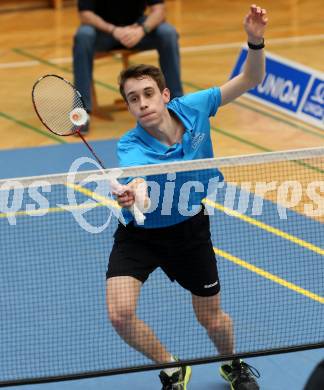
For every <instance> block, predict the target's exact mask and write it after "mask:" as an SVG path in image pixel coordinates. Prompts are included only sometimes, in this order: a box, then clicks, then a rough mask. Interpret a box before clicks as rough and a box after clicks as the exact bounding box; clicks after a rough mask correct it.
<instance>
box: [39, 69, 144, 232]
mask: <svg viewBox="0 0 324 390" xmlns="http://www.w3.org/2000/svg"><path fill="white" fill-rule="evenodd" d="M32 100H33V104H34V108H35V111H36V114H37V115H38V117H39V119H40V121H41V122H42V123H43V125H44V126H45V127H46V128H47V129H48V130H49V131H51V132H52V133H54V134H56V135H60V136H68V135H73V134H78V136H79V137H80V138H81V139H82V141H83V142H84V143H85V145H86V146H87V147H88V149H89V150H90V152H91V153H92V155H93V156H94V158H95V159H96V160H97V161H98V163H99V165H100V166H101V167H102V168H103V169H105V167H104V165H103V163H102V162H101V160H100V159H99V157H98V156H97V155H96V153H95V151H94V150H93V149H92V147H91V146H90V145H89V144H88V142H87V141H86V140H85V139H84V137H83V135H82V134H81V132H80V131H81V130H82V128H83V126H85V125H86V124H87V122H88V114H87V112H86V110H85V107H84V103H83V100H82V97H81V94H80V92H79V91H78V90H77V89H76V88H75V87H74V86H73V85H72V84H71V83H70V82H69V81H67V80H65V79H64V78H63V77H61V76H57V75H55V74H48V75H45V76H42V77H41V78H40V79H38V80H37V81H36V82H35V84H34V86H33V90H32ZM109 185H110V187H111V189H112V191H114V192H116V193H118V194H122V193H123V192H124V191H125V190H124V186H122V185H121V184H120V183H118V181H117V180H110V181H109ZM131 212H132V213H133V215H134V218H135V220H136V222H137V224H139V225H142V224H143V223H144V220H145V216H144V214H143V213H142V212H141V211H140V209H139V208H138V207H137V205H136V204H134V206H133V207H132V210H131Z"/></svg>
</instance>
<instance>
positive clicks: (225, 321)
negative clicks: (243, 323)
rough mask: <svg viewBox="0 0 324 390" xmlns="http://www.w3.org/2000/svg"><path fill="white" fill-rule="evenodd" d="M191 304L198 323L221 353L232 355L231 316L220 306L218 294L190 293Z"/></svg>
mask: <svg viewBox="0 0 324 390" xmlns="http://www.w3.org/2000/svg"><path fill="white" fill-rule="evenodd" d="M192 305H193V308H194V311H195V314H196V317H197V320H198V321H199V323H200V324H201V325H202V326H203V327H204V328H205V329H206V331H207V334H208V336H209V338H210V339H211V340H212V342H213V343H214V345H215V346H216V348H217V350H218V352H219V353H220V354H221V355H232V354H233V349H234V336H233V325H232V319H231V317H230V316H229V315H228V314H227V313H225V312H224V311H223V310H222V309H221V306H220V294H219V293H218V294H216V295H213V296H197V295H194V294H192Z"/></svg>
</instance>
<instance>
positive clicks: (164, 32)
mask: <svg viewBox="0 0 324 390" xmlns="http://www.w3.org/2000/svg"><path fill="white" fill-rule="evenodd" d="M156 36H157V38H158V40H159V42H160V43H161V44H163V45H170V46H172V45H178V38H179V35H178V33H177V30H176V29H175V28H174V27H173V26H171V25H170V24H168V23H162V24H161V25H160V26H159V27H158V28H157V29H156Z"/></svg>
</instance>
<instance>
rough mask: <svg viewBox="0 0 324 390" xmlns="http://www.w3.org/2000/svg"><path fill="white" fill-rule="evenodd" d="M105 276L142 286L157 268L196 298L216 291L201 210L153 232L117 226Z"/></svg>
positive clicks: (206, 224) (206, 220)
mask: <svg viewBox="0 0 324 390" xmlns="http://www.w3.org/2000/svg"><path fill="white" fill-rule="evenodd" d="M114 237H115V241H114V245H113V248H112V251H111V254H110V257H109V263H108V270H107V274H106V277H107V279H108V278H111V277H114V276H132V277H134V278H136V279H138V280H140V281H141V282H142V283H144V282H145V281H146V279H147V278H148V277H149V275H150V274H151V273H152V272H153V271H154V270H155V269H156V268H158V267H161V268H162V270H163V271H164V272H165V273H166V275H167V276H168V277H169V279H170V280H171V281H174V280H176V281H177V282H178V283H179V284H180V285H181V286H182V287H184V288H185V289H186V290H189V291H190V292H191V293H193V294H195V295H198V296H212V295H215V294H217V293H218V292H219V290H220V283H219V280H218V272H217V264H216V257H215V253H214V251H213V246H212V242H211V238H210V229H209V216H208V215H205V214H204V210H202V211H200V213H199V214H197V215H195V216H194V217H191V218H190V219H188V220H186V221H184V222H181V223H179V224H176V225H173V226H169V227H164V228H155V229H144V228H139V227H135V226H134V225H133V224H132V223H131V224H129V225H127V226H126V227H125V226H123V225H122V224H119V226H118V228H117V230H116V232H115V235H114Z"/></svg>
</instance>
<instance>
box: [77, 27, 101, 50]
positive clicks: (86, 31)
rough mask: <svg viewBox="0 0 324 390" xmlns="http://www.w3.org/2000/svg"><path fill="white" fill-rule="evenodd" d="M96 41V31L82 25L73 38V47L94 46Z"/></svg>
mask: <svg viewBox="0 0 324 390" xmlns="http://www.w3.org/2000/svg"><path fill="white" fill-rule="evenodd" d="M95 40H96V29H95V28H94V27H93V26H89V25H82V26H80V27H79V29H78V30H77V32H76V34H75V36H74V46H77V47H87V46H92V45H94V43H95Z"/></svg>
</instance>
